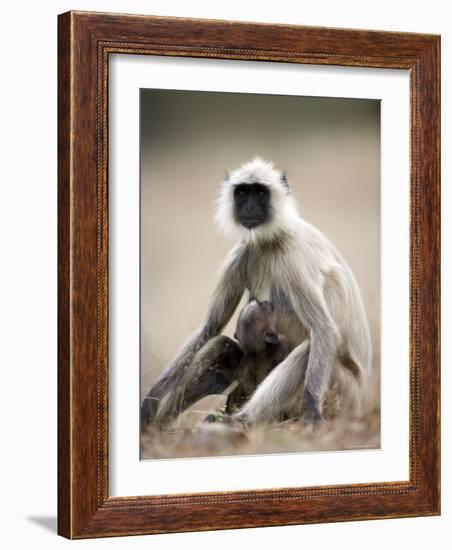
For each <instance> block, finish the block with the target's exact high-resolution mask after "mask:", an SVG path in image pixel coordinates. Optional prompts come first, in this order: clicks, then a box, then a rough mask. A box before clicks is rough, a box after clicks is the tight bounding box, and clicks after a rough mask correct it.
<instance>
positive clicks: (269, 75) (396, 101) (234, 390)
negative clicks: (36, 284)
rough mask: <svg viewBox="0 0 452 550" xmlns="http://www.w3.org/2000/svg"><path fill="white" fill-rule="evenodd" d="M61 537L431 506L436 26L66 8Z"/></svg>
mask: <svg viewBox="0 0 452 550" xmlns="http://www.w3.org/2000/svg"><path fill="white" fill-rule="evenodd" d="M58 46H59V65H58V73H59V74H58V99H59V105H58V118H59V124H58V148H59V160H58V206H59V227H58V230H59V243H58V254H59V260H58V292H59V317H58V319H59V320H58V340H59V344H58V364H59V366H58V455H59V456H58V458H59V467H58V468H59V469H58V531H59V533H60V534H61V535H63V536H65V537H68V538H88V537H102V536H116V535H130V534H151V533H163V532H177V531H197V530H208V529H230V528H240V527H258V526H271V525H291V524H303V523H317V522H332V521H349V520H360V519H378V518H392V517H408V516H427V515H437V514H439V513H440V483H439V476H440V439H439V438H440V419H439V414H440V408H439V395H440V373H439V367H440V364H439V346H440V342H439V324H440V319H439V315H440V306H439V297H440V281H439V276H440V237H439V222H440V210H439V209H440V158H439V155H440V147H439V139H440V133H439V128H440V125H439V92H440V75H439V58H440V38H439V37H438V36H433V35H427V34H411V33H390V32H383V31H381V32H380V31H364V30H343V29H329V28H322V27H318V28H316V27H303V26H292V25H267V24H256V23H243V22H226V21H211V20H194V19H179V18H162V17H151V16H137V15H121V14H101V13H89V12H68V13H65V14H63V15H60V16H59V44H58Z"/></svg>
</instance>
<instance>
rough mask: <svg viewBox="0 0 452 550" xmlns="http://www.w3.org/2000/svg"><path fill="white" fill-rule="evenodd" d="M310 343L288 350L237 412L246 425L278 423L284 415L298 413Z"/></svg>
mask: <svg viewBox="0 0 452 550" xmlns="http://www.w3.org/2000/svg"><path fill="white" fill-rule="evenodd" d="M309 349H310V342H309V340H305V341H304V342H302V343H301V344H300V345H299V346H297V347H296V348H295V349H293V350H292V352H291V353H290V354H289V355H288V356H287V357H286V359H285V360H284V361H283V362H282V363H280V364H279V365H278V366H277V367H275V368H274V369H273V370H272V371H271V372H270V374H269V375H268V376H267V377H266V378H265V379H264V381H263V382H262V383H261V384H260V385H259V386H258V387H257V389H256V391H255V392H254V393H253V395H252V396H251V399H250V400H249V401H248V402H247V403H245V405H244V406H243V407H242V409H241V410H240V411H239V413H238V417H239V418H241V417H242V418H243V419H246V420H247V421H249V422H252V423H256V422H270V421H273V420H280V419H281V418H282V417H283V415H284V413H286V412H290V411H292V410H297V406H298V410H299V403H300V399H301V395H302V391H303V386H304V379H305V375H306V368H307V364H308V359H309Z"/></svg>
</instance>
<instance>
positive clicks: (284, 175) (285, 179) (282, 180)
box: [281, 172, 289, 192]
mask: <svg viewBox="0 0 452 550" xmlns="http://www.w3.org/2000/svg"><path fill="white" fill-rule="evenodd" d="M281 183H282V184H283V185H284V187H285V188H286V189H287V192H289V183H288V182H287V174H286V172H283V173H282V174H281Z"/></svg>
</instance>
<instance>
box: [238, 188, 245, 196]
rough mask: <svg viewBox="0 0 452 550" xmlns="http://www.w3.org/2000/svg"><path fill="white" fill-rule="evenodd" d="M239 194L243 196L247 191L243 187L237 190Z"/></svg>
mask: <svg viewBox="0 0 452 550" xmlns="http://www.w3.org/2000/svg"><path fill="white" fill-rule="evenodd" d="M237 194H238V195H240V196H241V197H243V195H244V194H245V191H244V190H243V189H239V190H238V191H237Z"/></svg>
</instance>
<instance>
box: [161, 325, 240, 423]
mask: <svg viewBox="0 0 452 550" xmlns="http://www.w3.org/2000/svg"><path fill="white" fill-rule="evenodd" d="M242 356H243V351H242V349H241V348H240V346H239V345H238V344H237V342H235V341H234V340H231V338H228V337H227V336H217V337H215V338H213V339H212V340H211V341H210V342H209V343H208V344H206V346H204V347H203V348H202V349H201V350H200V351H199V352H198V353H197V354H196V355H195V357H194V359H193V362H192V363H191V365H190V366H189V367H188V368H187V369H186V370H185V372H184V374H183V376H182V378H181V379H180V380H178V381H177V384H175V385H174V386H173V387H168V389H167V392H166V395H165V396H164V397H163V398H162V399H161V401H160V403H159V405H158V409H157V412H156V419H157V421H158V423H160V424H161V425H162V424H165V423H167V422H169V421H170V420H172V419H175V418H176V417H177V416H178V415H179V414H180V413H182V412H183V411H184V410H185V409H187V408H188V407H189V406H190V405H192V404H193V403H195V402H196V401H199V400H200V399H202V398H203V397H206V396H207V395H213V394H219V393H222V392H223V391H224V390H225V389H226V388H227V387H228V386H229V385H230V384H231V383H232V382H233V381H234V380H235V379H236V378H237V371H238V368H239V364H240V360H241V358H242Z"/></svg>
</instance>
